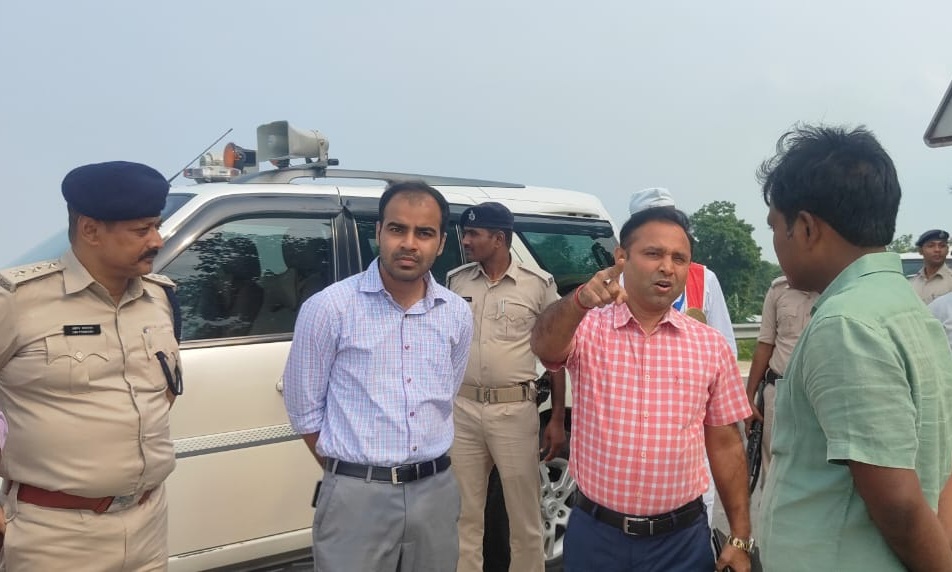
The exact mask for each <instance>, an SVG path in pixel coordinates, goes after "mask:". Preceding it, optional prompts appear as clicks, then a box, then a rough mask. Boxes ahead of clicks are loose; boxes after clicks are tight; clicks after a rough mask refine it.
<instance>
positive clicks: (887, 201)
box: [757, 125, 902, 247]
mask: <svg viewBox="0 0 952 572" xmlns="http://www.w3.org/2000/svg"><path fill="white" fill-rule="evenodd" d="M757 179H758V181H759V182H760V183H761V185H763V197H764V202H765V203H767V206H772V207H773V208H774V209H776V210H777V211H778V212H779V213H780V214H782V215H783V217H784V219H785V221H786V223H787V226H788V227H789V226H790V225H791V224H793V221H794V220H795V219H796V218H797V214H798V213H800V212H801V211H803V212H808V213H810V214H812V215H815V216H817V217H819V218H821V219H823V220H824V221H825V222H826V223H827V224H829V225H830V226H831V227H832V228H833V229H834V230H835V231H836V232H838V233H839V234H840V236H842V237H843V238H844V239H846V240H847V241H849V242H850V244H853V245H855V246H860V247H875V246H886V245H887V244H889V243H890V242H892V239H893V235H894V234H895V232H896V214H897V213H898V211H899V199H900V198H901V197H902V190H901V189H900V187H899V178H898V176H897V175H896V167H895V165H893V161H892V159H891V158H890V157H889V154H888V153H886V150H885V149H883V147H882V145H880V144H879V141H877V140H876V137H875V136H874V135H873V133H872V132H871V131H869V130H868V129H866V128H865V127H864V126H859V127H857V128H855V129H847V128H845V127H831V126H824V125H818V126H812V125H802V126H801V125H797V126H795V127H794V129H793V130H791V131H789V132H787V133H785V134H783V135H782V136H781V137H780V139H779V140H778V141H777V154H776V155H775V156H774V157H772V158H770V159H768V160H766V161H764V162H763V164H761V166H760V169H759V170H758V172H757Z"/></svg>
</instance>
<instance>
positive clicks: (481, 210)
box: [460, 202, 513, 230]
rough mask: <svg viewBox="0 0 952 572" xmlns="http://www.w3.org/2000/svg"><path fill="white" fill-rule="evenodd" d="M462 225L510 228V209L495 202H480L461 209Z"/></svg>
mask: <svg viewBox="0 0 952 572" xmlns="http://www.w3.org/2000/svg"><path fill="white" fill-rule="evenodd" d="M460 223H461V224H462V225H463V227H464V228H465V227H467V226H468V227H471V228H493V229H501V230H512V226H513V216H512V211H510V210H509V209H508V208H506V206H505V205H502V204H500V203H495V202H488V203H480V204H478V205H476V206H473V207H469V208H468V209H466V210H465V211H463V216H462V217H461V218H460Z"/></svg>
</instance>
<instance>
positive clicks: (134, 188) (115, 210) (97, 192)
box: [62, 161, 169, 221]
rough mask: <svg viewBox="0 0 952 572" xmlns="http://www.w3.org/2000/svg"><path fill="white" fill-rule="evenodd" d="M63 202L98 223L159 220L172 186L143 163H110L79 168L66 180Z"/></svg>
mask: <svg viewBox="0 0 952 572" xmlns="http://www.w3.org/2000/svg"><path fill="white" fill-rule="evenodd" d="M62 190H63V198H64V199H66V204H68V205H69V206H70V208H72V209H73V210H75V211H76V212H78V213H79V214H82V215H86V216H88V217H92V218H94V219H97V220H105V221H116V220H133V219H137V218H148V217H155V216H159V215H160V214H161V213H162V209H164V208H165V199H166V197H167V196H168V194H169V183H168V181H166V180H165V177H163V176H162V174H161V173H159V172H158V171H156V170H155V169H153V168H152V167H149V166H148V165H143V164H141V163H131V162H129V161H109V162H106V163H93V164H91V165H83V166H82V167H76V168H75V169H73V170H72V171H70V172H69V173H68V174H67V175H66V177H65V178H64V179H63V185H62Z"/></svg>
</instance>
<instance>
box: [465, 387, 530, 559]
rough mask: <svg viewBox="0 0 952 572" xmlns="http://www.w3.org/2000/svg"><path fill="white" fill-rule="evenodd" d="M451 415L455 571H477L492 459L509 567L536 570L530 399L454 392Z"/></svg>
mask: <svg viewBox="0 0 952 572" xmlns="http://www.w3.org/2000/svg"><path fill="white" fill-rule="evenodd" d="M453 416H454V422H455V425H456V437H455V439H454V441H453V448H452V453H451V455H452V457H453V473H454V474H455V475H456V479H457V481H458V482H459V489H460V498H461V501H462V503H461V506H462V510H461V511H460V519H459V565H458V566H457V568H456V570H457V571H458V572H482V569H483V531H484V528H485V524H484V522H483V514H484V510H485V507H486V489H487V485H488V482H489V473H490V472H491V471H492V467H493V464H495V465H496V467H497V469H498V470H499V477H500V481H501V482H502V491H503V497H504V498H505V501H506V513H507V514H508V516H509V546H510V550H511V554H512V560H511V562H510V564H509V570H511V571H512V572H537V571H538V572H541V571H542V570H544V568H545V556H544V553H543V548H542V511H541V506H540V504H541V498H540V494H541V481H540V479H541V476H540V473H539V412H538V409H537V407H536V404H535V402H534V401H521V402H517V403H495V404H483V403H477V402H475V401H472V400H470V399H467V398H465V397H457V398H456V404H455V406H454V408H453Z"/></svg>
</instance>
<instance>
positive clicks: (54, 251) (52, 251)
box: [6, 193, 195, 266]
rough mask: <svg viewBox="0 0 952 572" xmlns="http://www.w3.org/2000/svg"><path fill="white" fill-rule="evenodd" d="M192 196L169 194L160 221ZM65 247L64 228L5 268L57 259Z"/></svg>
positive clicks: (67, 240) (66, 241)
mask: <svg viewBox="0 0 952 572" xmlns="http://www.w3.org/2000/svg"><path fill="white" fill-rule="evenodd" d="M194 196H195V195H194V194H193V193H169V198H168V199H166V201H165V208H164V209H162V220H165V219H167V218H169V217H170V216H172V213H174V212H175V211H177V210H179V209H180V208H182V205H184V204H185V203H187V202H188V201H189V199H191V198H192V197H194ZM67 246H69V238H68V237H67V236H66V229H65V228H64V229H61V230H58V231H56V233H54V234H53V235H52V236H50V237H47V238H46V240H43V241H42V242H40V243H39V244H37V245H35V246H33V247H32V248H30V249H28V250H26V251H24V252H23V253H22V254H20V255H19V256H17V257H16V258H15V259H14V260H13V261H11V262H10V263H9V264H7V265H6V266H20V265H22V264H29V263H31V262H39V261H40V260H50V259H53V258H59V257H60V256H62V254H63V252H65V251H66V247H67Z"/></svg>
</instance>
